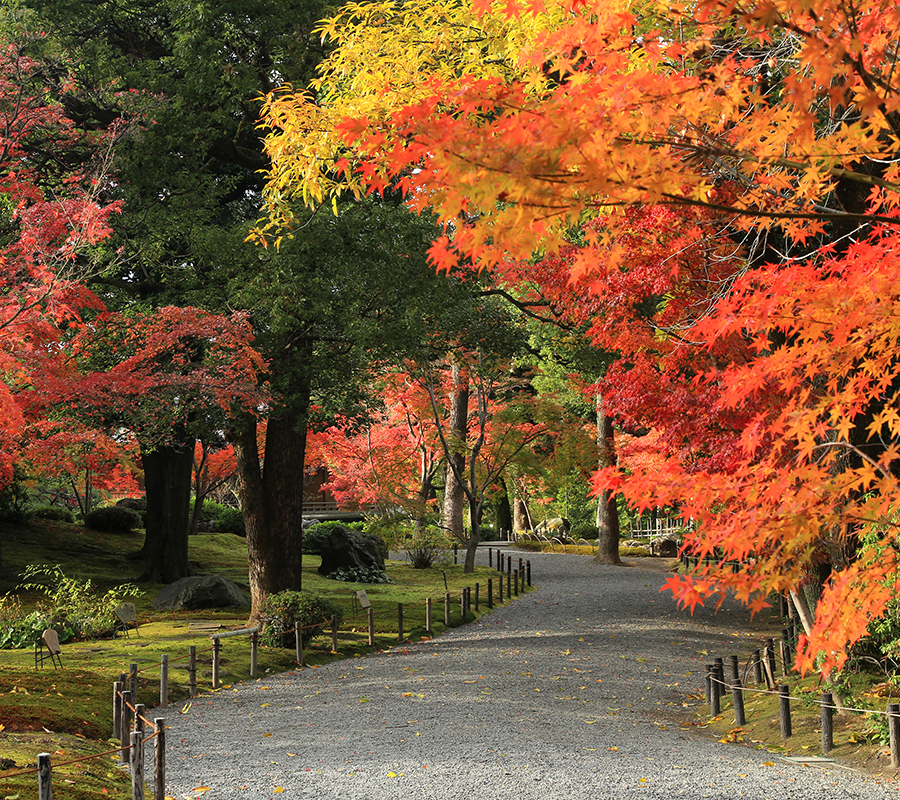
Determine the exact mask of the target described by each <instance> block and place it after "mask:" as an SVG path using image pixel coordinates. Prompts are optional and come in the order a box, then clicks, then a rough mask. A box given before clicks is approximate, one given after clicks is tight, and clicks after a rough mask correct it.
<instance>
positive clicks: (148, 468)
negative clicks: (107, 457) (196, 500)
mask: <svg viewBox="0 0 900 800" xmlns="http://www.w3.org/2000/svg"><path fill="white" fill-rule="evenodd" d="M193 458H194V443H193V441H191V442H181V443H180V444H173V445H167V446H165V447H157V448H156V449H154V450H152V451H145V450H142V451H141V465H142V466H143V469H144V486H145V488H146V492H147V533H146V536H145V538H144V547H143V549H142V550H141V555H142V556H143V557H144V561H145V563H146V567H147V570H146V573H145V575H144V577H143V579H144V580H148V581H151V582H152V583H172V582H173V581H177V580H178V579H179V578H184V577H186V576H187V575H188V573H189V568H188V526H189V524H190V517H191V476H192V471H193V463H194V462H193Z"/></svg>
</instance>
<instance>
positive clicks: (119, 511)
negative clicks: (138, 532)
mask: <svg viewBox="0 0 900 800" xmlns="http://www.w3.org/2000/svg"><path fill="white" fill-rule="evenodd" d="M84 524H85V526H86V527H88V528H90V529H91V530H94V531H101V532H102V533H121V532H127V531H132V530H134V529H135V528H138V527H140V525H141V515H140V514H138V513H137V511H135V510H134V509H133V508H125V507H123V506H107V507H106V508H95V509H94V510H93V511H91V512H90V513H89V514H87V515H86V516H85V518H84Z"/></svg>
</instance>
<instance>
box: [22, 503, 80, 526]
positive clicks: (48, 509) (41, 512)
mask: <svg viewBox="0 0 900 800" xmlns="http://www.w3.org/2000/svg"><path fill="white" fill-rule="evenodd" d="M28 516H29V517H31V518H36V519H49V520H53V521H55V522H74V521H75V515H74V514H73V513H72V512H71V511H70V510H69V509H68V508H63V507H62V506H37V507H36V508H32V509H31V511H29V512H28Z"/></svg>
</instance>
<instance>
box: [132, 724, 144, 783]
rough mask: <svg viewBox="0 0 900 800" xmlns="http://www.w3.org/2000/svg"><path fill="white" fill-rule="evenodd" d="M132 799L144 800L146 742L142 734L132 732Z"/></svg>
mask: <svg viewBox="0 0 900 800" xmlns="http://www.w3.org/2000/svg"><path fill="white" fill-rule="evenodd" d="M131 797H132V800H144V742H143V737H142V736H141V734H140V732H138V731H132V732H131Z"/></svg>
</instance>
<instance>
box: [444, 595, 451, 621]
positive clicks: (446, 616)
mask: <svg viewBox="0 0 900 800" xmlns="http://www.w3.org/2000/svg"><path fill="white" fill-rule="evenodd" d="M444 625H446V626H447V627H448V628H449V627H450V592H444Z"/></svg>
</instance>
